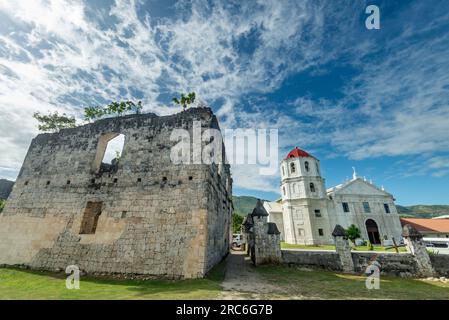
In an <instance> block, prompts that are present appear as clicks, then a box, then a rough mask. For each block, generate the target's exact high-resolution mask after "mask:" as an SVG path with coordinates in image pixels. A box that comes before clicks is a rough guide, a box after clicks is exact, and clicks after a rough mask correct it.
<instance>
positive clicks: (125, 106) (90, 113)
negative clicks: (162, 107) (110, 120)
mask: <svg viewBox="0 0 449 320" xmlns="http://www.w3.org/2000/svg"><path fill="white" fill-rule="evenodd" d="M142 108H143V105H142V101H138V102H137V103H135V102H133V101H130V100H127V101H114V102H111V103H110V104H108V105H106V106H104V107H102V106H96V107H86V108H84V119H85V120H86V121H91V120H97V119H100V118H102V117H104V116H108V115H116V116H118V117H120V116H122V115H123V114H125V113H128V112H134V113H137V114H138V113H140V112H141V111H142Z"/></svg>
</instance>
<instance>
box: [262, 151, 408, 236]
mask: <svg viewBox="0 0 449 320" xmlns="http://www.w3.org/2000/svg"><path fill="white" fill-rule="evenodd" d="M280 172H281V194H282V197H281V198H280V199H279V200H277V201H275V202H265V203H264V207H265V209H266V210H267V212H268V213H269V217H268V220H269V221H270V222H274V223H276V225H277V226H278V228H279V230H280V231H281V240H282V241H285V242H286V243H291V244H305V245H323V244H333V238H332V230H333V229H334V227H335V226H336V225H337V224H339V225H341V226H343V227H344V228H348V227H349V226H350V225H351V224H354V225H356V226H357V227H358V228H359V230H360V233H361V239H363V240H366V241H370V242H371V243H372V244H375V245H376V244H379V245H380V244H382V245H392V244H393V240H394V241H396V242H397V243H399V242H400V240H401V233H402V228H401V222H400V220H399V215H398V213H397V210H396V206H395V203H394V197H393V195H391V194H390V193H388V192H386V191H385V190H384V188H383V187H382V188H379V187H377V186H375V185H374V184H372V183H371V182H368V181H366V180H365V179H363V178H360V177H357V175H356V173H355V171H354V174H353V177H352V179H351V180H349V181H346V182H345V183H343V184H340V185H337V186H335V187H332V188H329V189H326V187H325V180H324V179H323V178H322V176H321V169H320V161H319V160H318V159H317V158H316V157H314V156H313V155H311V154H309V153H308V152H306V151H304V150H301V149H299V148H297V147H296V148H295V149H293V150H292V151H290V153H289V154H288V155H287V157H286V158H285V159H284V160H283V161H282V162H281V167H280Z"/></svg>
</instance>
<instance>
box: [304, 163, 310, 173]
mask: <svg viewBox="0 0 449 320" xmlns="http://www.w3.org/2000/svg"><path fill="white" fill-rule="evenodd" d="M304 167H305V168H306V171H307V172H309V162H308V161H306V162H304Z"/></svg>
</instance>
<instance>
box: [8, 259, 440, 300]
mask: <svg viewBox="0 0 449 320" xmlns="http://www.w3.org/2000/svg"><path fill="white" fill-rule="evenodd" d="M256 272H257V274H258V279H260V281H261V285H262V286H264V285H270V286H272V287H273V289H272V290H271V291H270V293H257V294H254V293H251V292H245V291H244V290H242V291H231V293H232V292H234V293H236V294H238V295H239V296H240V297H244V298H245V297H246V298H248V299H253V298H258V299H260V298H262V299H270V298H271V299H420V300H421V299H449V283H442V282H433V281H427V280H417V279H402V278H398V277H387V276H381V283H380V289H379V290H368V289H366V287H365V280H366V277H365V276H364V275H347V274H340V273H335V272H331V271H318V270H307V269H301V268H299V267H287V266H261V267H258V268H257V269H256ZM223 278H224V264H223V263H222V264H220V265H218V266H217V267H216V268H214V270H212V272H211V273H210V274H209V275H208V276H207V277H206V278H205V279H197V280H179V281H168V280H165V281H163V280H146V281H140V280H106V279H93V278H88V277H85V278H82V279H81V289H80V290H67V289H66V288H65V277H64V275H63V274H62V275H61V274H59V275H55V274H52V273H42V272H34V271H27V270H18V269H0V300H1V299H38V300H55V299H57V300H61V299H100V300H101V299H111V300H114V299H135V300H138V299H170V300H175V299H201V300H204V299H221V298H222V297H221V294H222V293H223V291H222V288H221V286H220V284H221V282H222V281H223ZM231 297H232V295H231Z"/></svg>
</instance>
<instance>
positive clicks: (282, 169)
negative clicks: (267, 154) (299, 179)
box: [282, 166, 285, 176]
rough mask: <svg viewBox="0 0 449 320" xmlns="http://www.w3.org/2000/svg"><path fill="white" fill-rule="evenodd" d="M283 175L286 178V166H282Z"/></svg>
mask: <svg viewBox="0 0 449 320" xmlns="http://www.w3.org/2000/svg"><path fill="white" fill-rule="evenodd" d="M282 175H283V176H285V170H284V166H282Z"/></svg>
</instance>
